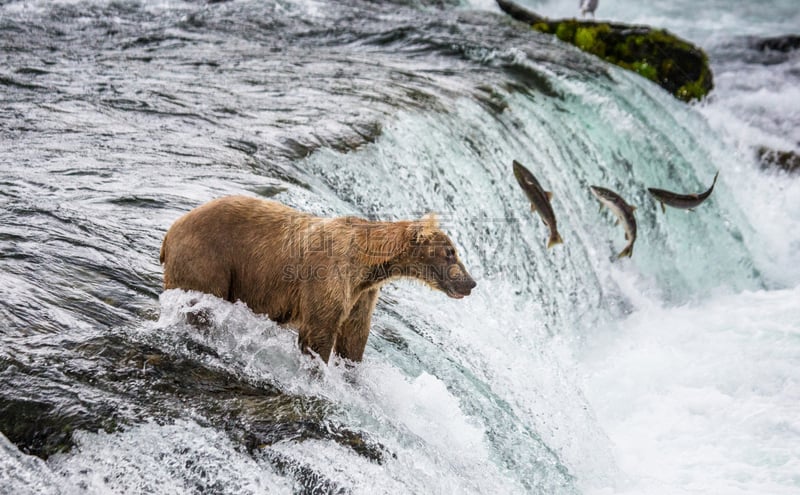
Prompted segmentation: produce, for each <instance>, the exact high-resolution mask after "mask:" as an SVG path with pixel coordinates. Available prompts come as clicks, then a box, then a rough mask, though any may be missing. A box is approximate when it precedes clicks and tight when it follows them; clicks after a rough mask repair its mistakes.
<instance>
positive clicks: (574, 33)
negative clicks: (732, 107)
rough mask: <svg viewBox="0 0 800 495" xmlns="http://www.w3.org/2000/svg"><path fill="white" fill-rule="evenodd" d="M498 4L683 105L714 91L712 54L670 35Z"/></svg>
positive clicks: (510, 3) (537, 27)
mask: <svg viewBox="0 0 800 495" xmlns="http://www.w3.org/2000/svg"><path fill="white" fill-rule="evenodd" d="M496 1H497V4H498V5H499V6H500V8H501V9H502V10H503V11H504V12H506V13H507V14H508V15H510V16H511V17H513V18H514V19H517V20H519V21H522V22H525V23H527V24H530V25H531V27H532V28H533V29H535V30H537V31H540V32H542V33H548V34H553V35H555V36H556V37H558V38H559V39H560V40H562V41H566V42H567V43H571V44H573V45H575V46H577V47H578V48H580V49H581V50H583V51H585V52H588V53H591V54H593V55H596V56H598V57H600V58H602V59H604V60H606V61H608V62H611V63H613V64H616V65H618V66H620V67H623V68H625V69H628V70H631V71H633V72H636V73H637V74H639V75H641V76H642V77H646V78H647V79H650V80H651V81H653V82H655V83H656V84H658V85H660V86H661V87H662V88H664V89H666V90H667V91H669V92H670V93H671V94H673V95H674V96H675V97H677V98H679V99H681V100H683V101H691V100H700V99H702V98H703V97H705V96H706V95H707V94H708V92H709V91H711V89H712V88H713V87H714V83H713V75H712V73H711V68H710V66H709V63H708V56H707V55H706V53H705V52H704V51H703V50H702V49H700V48H699V47H697V46H695V45H693V44H691V43H689V42H688V41H686V40H683V39H681V38H679V37H677V36H675V35H673V34H672V33H670V32H668V31H666V30H663V29H654V28H651V27H649V26H635V25H628V24H617V23H608V22H595V21H580V20H577V19H560V20H559V19H547V18H545V17H542V16H540V15H538V14H536V13H534V12H531V11H529V10H527V9H524V8H522V7H520V6H518V5H516V4H514V3H513V2H509V1H507V0H496Z"/></svg>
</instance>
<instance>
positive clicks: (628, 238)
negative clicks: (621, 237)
mask: <svg viewBox="0 0 800 495" xmlns="http://www.w3.org/2000/svg"><path fill="white" fill-rule="evenodd" d="M625 240H626V241H629V240H631V237H630V236H629V235H628V233H627V232H625Z"/></svg>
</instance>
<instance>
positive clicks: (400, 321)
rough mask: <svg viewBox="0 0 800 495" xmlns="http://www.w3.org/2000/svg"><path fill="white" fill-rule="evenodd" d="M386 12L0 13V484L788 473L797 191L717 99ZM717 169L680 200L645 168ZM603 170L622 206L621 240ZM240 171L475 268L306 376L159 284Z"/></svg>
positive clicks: (173, 9)
mask: <svg viewBox="0 0 800 495" xmlns="http://www.w3.org/2000/svg"><path fill="white" fill-rule="evenodd" d="M406 3H407V2H386V3H383V4H374V3H373V2H348V3H347V5H340V4H339V3H326V2H310V1H309V2H301V1H285V2H284V1H279V2H268V3H260V2H231V3H227V4H213V5H194V4H185V3H171V2H167V3H157V4H156V3H153V4H150V3H144V4H140V3H124V2H113V3H105V2H91V3H84V2H79V3H55V4H49V3H39V2H19V3H8V4H5V5H3V6H0V14H1V15H0V24H1V25H2V26H3V27H4V31H5V32H7V33H15V34H14V35H8V36H5V35H4V36H3V38H2V40H3V44H4V50H3V52H2V57H3V62H4V66H5V67H7V69H6V70H5V71H4V72H3V73H2V74H0V76H2V79H0V83H2V84H3V85H4V88H6V90H7V96H6V98H5V99H6V100H7V105H6V107H7V110H4V111H3V114H2V116H3V121H4V124H5V125H4V126H3V128H2V130H0V139H2V140H3V146H2V147H0V167H1V168H2V171H3V176H2V183H1V185H2V188H1V189H0V205H1V206H2V208H0V249H2V257H0V266H2V274H0V295H2V297H1V298H0V299H2V301H3V302H2V303H0V315H1V316H2V318H3V323H2V327H0V331H2V335H3V339H2V344H0V384H1V385H2V388H1V389H0V414H2V416H3V417H4V418H5V419H3V420H2V421H3V423H2V427H0V432H2V433H3V436H0V447H2V449H0V492H3V491H5V492H8V493H70V494H71V493H83V492H85V491H89V492H91V493H264V492H269V493H272V492H276V493H290V492H309V493H314V492H354V493H548V494H549V493H584V492H599V493H607V492H629V493H694V492H697V491H702V492H709V493H764V492H770V493H791V491H792V490H793V489H795V490H796V489H797V483H798V482H797V473H798V469H800V468H798V462H799V459H800V453H799V452H798V451H797V448H796V445H797V440H798V434H797V433H796V432H797V424H796V421H797V420H796V418H797V417H798V414H797V413H798V412H800V411H798V409H797V406H796V405H795V403H796V399H797V398H799V396H800V391H799V390H798V386H797V381H796V379H795V378H794V376H795V374H794V371H793V370H794V369H796V366H797V364H800V363H798V358H797V356H798V355H800V354H798V352H797V351H800V348H799V347H800V346H799V345H798V340H797V336H798V334H800V309H798V305H797V304H796V303H797V301H798V289H797V288H796V286H797V283H798V279H800V273H798V272H797V268H796V265H795V264H794V262H795V261H798V259H797V255H796V254H794V251H792V250H791V249H790V248H787V247H786V246H796V245H797V244H798V243H799V242H800V238H798V236H797V234H796V232H797V230H796V229H794V230H792V228H793V227H795V226H796V225H797V223H798V220H800V219H798V218H795V217H793V216H792V215H796V213H791V214H788V215H781V214H779V212H776V208H787V209H789V207H791V206H795V207H796V206H797V200H798V198H800V192H798V191H797V187H798V186H797V184H795V183H794V182H791V179H788V178H786V177H783V176H774V175H769V174H764V173H762V172H759V171H757V170H755V169H754V167H753V166H752V165H750V164H749V162H748V161H747V160H748V158H747V157H745V156H743V155H742V153H741V150H740V149H739V148H737V146H738V144H734V145H731V140H732V138H731V137H730V136H729V134H728V133H727V129H726V128H725V127H722V128H721V127H720V124H719V119H718V118H715V116H717V115H718V114H719V113H720V112H721V110H719V107H720V106H721V105H722V107H723V108H725V107H724V102H725V100H724V98H722V99H721V100H722V103H716V105H717V106H716V107H715V102H714V101H712V102H710V103H706V104H704V105H703V106H700V107H689V106H687V105H685V104H683V103H681V102H678V101H677V100H674V99H673V98H672V97H671V96H669V95H668V94H666V93H665V92H663V91H662V90H661V89H660V88H658V87H656V86H655V85H652V84H650V83H648V82H646V81H644V80H643V79H641V78H639V77H637V76H635V75H632V74H629V73H627V72H625V71H622V70H621V69H618V68H615V67H610V66H607V65H606V64H604V63H602V62H600V61H597V60H596V59H593V58H592V57H590V56H588V55H584V54H582V53H581V52H579V51H577V50H576V49H574V48H572V47H570V46H565V45H562V44H560V43H558V42H557V41H554V40H553V39H551V38H550V37H548V36H545V35H540V34H536V33H533V32H529V31H528V30H525V29H523V28H522V27H521V26H520V25H518V24H516V23H513V22H511V21H509V20H508V19H507V18H505V17H503V16H501V15H499V14H496V13H487V12H485V11H477V12H476V11H472V10H470V9H467V8H450V7H448V8H442V7H431V6H420V5H416V4H415V5H411V6H408V5H405V4H406ZM606 3H608V2H606ZM544 5H545V6H547V4H544ZM605 6H606V5H605V4H602V3H601V6H600V8H599V9H598V15H600V13H601V12H602V11H603V9H604V8H605ZM474 7H490V6H488V5H483V4H482V3H476V5H474ZM544 13H547V12H544ZM755 34H758V33H755ZM734 141H735V139H734ZM737 143H738V142H737ZM512 159H517V160H519V161H521V162H522V163H523V164H525V165H526V166H528V168H530V169H531V170H532V171H533V172H534V173H535V174H536V175H537V177H538V178H539V180H540V181H541V182H542V184H543V186H544V187H545V188H546V189H548V190H551V191H552V192H553V193H554V198H553V206H554V210H555V213H556V215H557V216H558V220H559V230H560V232H561V235H562V237H563V239H564V244H563V245H559V246H557V247H555V248H552V249H549V250H548V249H546V247H545V245H546V239H547V229H546V227H545V226H544V225H543V224H542V222H541V221H540V220H539V218H538V217H537V215H536V214H533V213H531V212H530V209H529V205H528V203H527V200H526V199H525V196H524V194H523V192H522V191H521V190H520V189H519V186H518V185H517V183H516V180H515V179H514V177H513V175H512V173H511V161H512ZM717 170H720V171H721V173H720V180H719V183H718V184H717V187H716V189H715V191H714V194H713V195H712V197H711V199H710V200H709V201H708V202H707V203H706V204H704V205H703V206H702V207H701V208H699V209H698V211H696V212H694V213H688V214H687V213H685V212H682V211H677V210H669V211H667V213H666V214H663V213H662V212H661V211H660V209H659V208H658V206H657V205H656V203H655V202H654V201H653V200H652V198H650V197H649V195H648V194H647V192H646V187H652V186H656V187H664V188H668V189H673V190H681V191H687V192H697V191H701V190H704V189H705V188H706V187H707V186H708V185H709V184H710V181H711V179H712V177H713V176H714V173H715V172H716V171H717ZM595 184H596V185H601V186H604V187H608V188H611V189H613V190H615V191H617V192H618V193H620V194H621V195H622V196H623V197H625V198H626V200H627V201H628V202H629V203H631V204H634V205H636V206H638V209H637V212H636V215H637V221H638V225H639V236H638V239H637V241H636V244H635V247H634V255H633V257H632V258H631V259H630V260H627V259H626V260H617V259H616V253H618V252H619V251H620V250H621V249H622V247H623V246H624V244H625V241H624V239H623V232H622V228H621V227H620V226H614V225H613V219H612V217H611V215H610V214H608V213H607V212H601V213H598V207H599V204H598V202H597V200H596V199H595V198H594V197H593V196H592V195H591V193H590V192H589V189H588V187H589V186H590V185H595ZM242 192H245V193H247V194H250V195H257V196H261V197H270V198H273V199H277V200H279V201H282V202H285V203H286V204H289V205H291V206H294V207H297V208H299V209H303V210H306V211H309V212H313V213H316V214H320V215H328V216H332V215H346V214H355V215H359V216H363V217H367V218H380V219H400V218H415V217H419V216H421V215H423V214H425V213H427V212H429V211H433V212H437V213H438V214H439V216H440V223H441V225H442V228H443V229H444V230H445V231H446V232H447V233H448V234H449V235H450V236H451V237H452V238H453V240H454V242H455V244H456V245H457V246H458V248H459V252H460V254H461V257H462V259H463V261H464V263H465V265H466V266H467V267H468V268H469V270H470V272H471V273H472V275H473V276H474V277H475V278H476V280H477V281H478V287H477V289H476V290H475V291H474V292H473V294H472V295H471V296H469V297H468V298H465V299H463V300H459V301H456V300H451V299H448V298H447V297H446V296H445V295H443V294H440V293H437V292H432V291H430V290H429V289H428V288H427V287H424V286H421V285H420V284H416V283H413V282H396V283H392V284H390V285H388V286H386V287H385V288H384V289H383V292H382V296H381V300H380V302H379V304H378V307H377V309H376V312H375V315H374V318H373V328H372V334H371V337H370V341H369V345H368V348H367V352H366V355H365V360H364V362H363V363H360V364H358V365H355V366H349V365H346V364H345V363H342V362H337V361H334V362H333V363H332V364H331V365H330V366H327V367H326V366H324V365H322V364H320V363H319V362H317V361H313V360H311V359H309V358H308V357H307V356H305V355H302V354H301V353H300V352H299V350H298V349H297V346H296V334H294V333H293V332H292V331H291V330H288V329H285V328H281V327H279V326H277V325H275V324H274V323H272V322H270V321H269V320H268V319H267V318H266V317H263V316H259V315H254V314H253V313H252V312H250V311H249V310H248V309H247V308H246V307H245V306H244V305H243V304H240V303H237V304H230V303H225V302H223V301H219V300H217V299H214V298H213V297H210V296H205V295H200V294H193V293H185V292H182V291H167V292H165V293H163V294H162V293H161V289H160V284H161V270H160V267H159V266H158V249H159V246H160V242H161V238H162V236H163V233H164V232H165V231H166V229H167V228H168V227H169V225H170V224H171V222H172V221H174V220H175V219H176V218H177V217H178V216H179V215H180V214H181V213H183V212H185V211H187V210H188V209H190V208H192V207H194V206H196V205H197V204H200V203H201V202H203V201H206V200H208V199H211V198H213V197H217V196H221V195H224V194H232V193H242ZM759 195H760V196H761V197H765V196H767V195H768V196H769V197H770V198H772V201H773V203H772V204H765V202H763V201H759V199H758V197H757V196H759ZM794 211H800V210H798V209H797V208H795V209H794ZM763 220H766V221H763ZM189 300H195V301H196V304H199V305H200V306H201V307H204V308H206V309H207V314H208V315H210V316H209V317H210V318H211V321H210V322H209V324H208V325H207V326H205V327H202V328H200V329H198V328H197V327H195V326H191V325H189V324H187V323H186V318H185V317H184V314H183V313H184V312H185V311H186V310H185V306H186V303H187V302H188V301H189ZM26 454H35V455H38V456H40V457H42V458H45V459H46V460H40V459H38V458H37V457H33V456H31V455H26Z"/></svg>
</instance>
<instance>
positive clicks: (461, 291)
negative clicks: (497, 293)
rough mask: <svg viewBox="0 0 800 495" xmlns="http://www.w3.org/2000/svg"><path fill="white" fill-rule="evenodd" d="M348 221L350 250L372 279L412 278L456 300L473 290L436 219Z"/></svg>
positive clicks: (453, 249)
mask: <svg viewBox="0 0 800 495" xmlns="http://www.w3.org/2000/svg"><path fill="white" fill-rule="evenodd" d="M348 222H349V223H350V225H353V226H354V227H356V229H355V230H354V232H355V237H354V240H355V243H354V244H353V246H352V247H353V248H355V249H356V252H357V259H358V260H359V261H360V262H361V263H363V265H364V266H366V267H369V268H370V270H371V275H370V278H371V279H373V280H375V281H380V282H386V281H388V280H391V279H394V278H398V277H412V278H416V279H418V280H421V281H422V282H424V283H426V284H428V285H429V286H431V287H432V288H434V289H437V290H440V291H442V292H444V293H445V294H447V295H448V296H450V297H453V298H456V299H460V298H462V297H464V296H468V295H469V294H470V292H471V291H472V289H473V288H474V287H475V285H476V284H475V281H474V280H473V279H472V277H470V275H469V273H467V269H466V268H464V265H463V264H462V263H461V261H460V260H459V259H458V254H457V253H456V248H455V246H454V245H453V241H451V240H450V238H449V237H448V236H447V234H445V233H444V232H442V231H441V229H439V225H438V221H437V220H436V217H435V216H433V215H428V216H426V217H424V218H422V219H421V220H415V221H401V222H368V221H365V220H361V219H357V218H350V219H348Z"/></svg>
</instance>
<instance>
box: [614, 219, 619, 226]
mask: <svg viewBox="0 0 800 495" xmlns="http://www.w3.org/2000/svg"><path fill="white" fill-rule="evenodd" d="M617 225H619V218H617V219H614V227H616V226H617Z"/></svg>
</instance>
